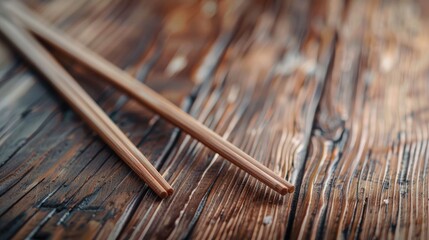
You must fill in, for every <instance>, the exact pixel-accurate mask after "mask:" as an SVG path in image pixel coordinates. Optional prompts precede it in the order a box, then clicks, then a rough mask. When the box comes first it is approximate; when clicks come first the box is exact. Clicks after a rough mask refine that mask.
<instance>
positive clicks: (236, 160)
mask: <svg viewBox="0 0 429 240" xmlns="http://www.w3.org/2000/svg"><path fill="white" fill-rule="evenodd" d="M4 5H5V7H6V8H7V9H8V10H9V12H10V13H12V14H13V15H14V16H16V17H17V18H18V19H19V20H20V21H21V22H22V23H23V24H24V26H25V27H26V28H27V29H28V30H29V31H31V32H32V33H33V34H35V35H36V36H38V37H39V38H41V39H42V40H44V41H46V42H47V43H48V44H50V45H52V46H54V47H55V48H57V49H59V50H60V51H62V52H63V53H65V54H67V55H69V56H70V57H72V58H73V59H75V60H76V61H78V62H80V63H81V64H84V65H86V66H87V67H88V68H90V69H92V70H93V71H94V72H96V73H97V74H99V75H100V76H102V77H104V79H106V80H107V81H109V82H110V83H111V84H113V85H114V86H116V87H117V88H119V89H121V90H122V91H123V92H125V93H126V94H128V95H129V96H131V97H133V98H134V99H136V100H137V101H139V102H140V103H142V104H143V105H145V106H146V107H148V108H149V109H151V110H152V111H154V112H156V113H157V114H159V115H160V116H161V117H163V118H165V119H166V120H167V121H169V122H170V123H172V124H173V125H175V126H177V127H179V128H180V129H182V130H183V131H184V132H186V133H188V134H189V135H191V136H192V137H194V138H195V139H197V140H199V141H200V142H201V143H203V144H204V145H205V146H207V147H208V148H210V149H211V150H213V151H214V152H216V153H218V154H219V155H221V156H222V157H224V158H225V159H226V160H229V161H230V162H231V163H233V164H235V165H236V166H238V167H240V168H241V169H243V170H245V171H246V172H248V173H249V174H251V175H252V176H253V177H255V178H257V179H258V180H260V181H261V182H263V183H264V184H266V185H267V186H269V187H270V188H272V189H274V190H275V191H277V192H278V193H280V194H282V195H284V194H286V193H288V192H293V191H294V186H293V185H292V184H291V183H289V182H287V181H286V180H285V179H283V178H281V177H280V176H278V175H277V174H275V173H274V172H273V171H271V170H270V169H269V168H267V167H265V166H264V165H262V164H261V163H260V162H258V161H256V160H255V159H253V158H252V157H250V156H249V155H247V154H246V153H244V152H243V151H242V150H240V149H239V148H237V147H236V146H234V145H233V144H231V143H230V142H228V141H226V140H224V139H223V138H222V137H220V136H219V135H218V134H216V133H215V132H213V131H212V130H210V129H209V128H207V127H206V126H204V125H203V124H201V123H200V122H198V121H197V120H195V119H194V118H193V117H191V116H190V115H188V114H187V113H185V112H184V111H182V110H181V109H180V108H178V107H177V106H175V105H174V104H173V103H171V102H169V101H168V100H167V99H165V98H164V97H162V96H161V95H159V94H158V93H156V92H155V91H153V90H152V89H150V88H149V87H147V86H145V85H144V84H142V83H140V82H139V81H137V80H135V79H134V78H133V77H132V76H130V75H129V74H127V73H126V72H124V71H122V70H121V69H119V68H118V67H116V66H115V65H113V64H112V63H110V62H109V61H107V60H105V59H104V58H102V57H100V56H99V55H97V54H95V53H93V52H92V51H90V50H89V49H87V48H85V47H84V46H82V45H80V44H78V43H76V42H73V41H72V40H71V39H69V38H67V37H65V36H64V35H63V34H58V33H56V32H55V31H54V30H52V29H50V28H49V27H47V26H46V25H45V24H44V23H43V21H42V20H40V19H39V18H38V17H37V16H35V15H34V14H33V13H31V11H30V10H26V8H25V7H24V6H22V5H21V4H18V3H5V4H4Z"/></svg>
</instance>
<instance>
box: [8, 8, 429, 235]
mask: <svg viewBox="0 0 429 240" xmlns="http://www.w3.org/2000/svg"><path fill="white" fill-rule="evenodd" d="M25 3H26V4H28V6H30V7H31V8H32V9H33V10H34V11H36V12H38V13H39V14H40V15H41V16H43V18H44V19H46V20H47V21H49V22H50V23H52V25H55V26H56V27H57V28H59V29H61V30H62V31H64V32H66V33H67V34H68V35H69V36H71V37H73V38H74V39H76V40H78V41H80V42H81V43H83V44H85V45H87V46H88V47H89V48H91V49H93V50H94V51H96V52H98V53H100V54H101V55H102V56H104V57H106V58H107V59H108V60H110V61H112V62H113V63H115V64H116V65H118V66H120V67H121V68H123V69H125V70H127V71H128V72H130V73H131V74H133V75H134V76H136V77H137V78H138V79H139V80H141V81H144V82H145V83H146V84H147V85H148V86H150V87H151V88H153V89H154V90H156V91H157V92H159V93H161V94H162V95H164V96H165V97H167V98H169V99H170V100H171V101H173V102H174V103H176V104H177V105H179V106H181V107H182V108H183V109H184V110H186V111H188V112H189V113H190V114H191V115H192V116H194V117H195V118H197V119H198V120H200V121H201V122H203V123H204V124H205V125H206V126H209V127H210V128H212V129H214V130H215V131H216V132H218V133H220V134H221V135H222V136H224V137H225V138H227V139H228V140H230V141H232V142H233V143H234V144H236V145H237V146H239V147H240V148H241V149H243V150H244V151H246V152H247V153H249V154H250V155H251V156H253V157H255V158H256V159H258V160H259V161H261V162H262V163H264V164H265V165H266V166H268V167H269V168H271V169H273V170H275V171H276V172H277V173H278V174H279V175H282V176H284V177H286V179H287V180H290V181H291V182H292V183H294V184H295V185H296V191H295V193H294V194H289V195H286V196H284V197H282V196H280V195H278V194H276V193H275V192H274V191H272V190H270V189H268V188H267V187H265V186H264V185H262V184H261V183H259V182H258V181H256V180H255V179H254V178H252V177H250V176H249V175H247V174H245V173H243V172H242V171H240V170H239V169H238V168H237V167H235V166H233V165H231V164H229V163H228V162H226V161H224V160H223V159H222V158H220V157H219V156H217V155H216V154H214V153H213V152H212V151H210V150H208V149H207V148H205V147H203V146H202V145H201V144H199V143H198V142H196V141H195V140H193V139H192V138H190V137H189V136H187V135H185V134H181V132H180V131H178V130H177V129H175V128H174V127H172V126H171V125H170V124H168V123H166V122H165V121H164V120H162V119H161V118H159V117H158V116H156V115H154V114H153V113H151V112H150V111H148V110H147V109H145V108H144V107H142V106H140V105H139V104H137V103H136V102H134V101H133V100H129V99H127V98H126V97H125V96H123V95H121V93H120V92H118V91H116V90H115V89H113V88H111V87H110V86H108V85H106V84H104V83H102V82H101V81H98V80H97V76H95V75H94V74H92V73H90V72H88V71H87V70H85V69H84V68H81V67H80V66H78V65H76V64H75V63H73V62H72V61H70V60H68V59H66V58H65V57H62V56H61V55H58V54H57V56H58V57H59V59H60V60H61V61H62V63H63V64H64V65H66V66H67V68H68V69H69V70H70V71H71V72H72V73H73V76H74V77H75V78H76V79H78V81H79V83H81V84H82V86H83V87H84V88H85V89H86V90H87V91H88V92H89V93H90V95H91V96H92V97H93V98H94V99H95V100H96V101H97V102H98V103H99V104H100V105H101V106H102V108H103V109H104V110H105V111H106V112H108V113H109V115H110V117H111V118H112V119H113V120H114V121H115V122H116V123H117V124H118V125H119V126H120V128H121V129H122V130H123V131H125V132H127V133H128V134H129V136H130V138H131V139H132V140H133V142H134V143H135V144H137V145H138V147H139V149H140V150H141V151H142V152H143V153H144V154H145V155H146V156H147V157H148V158H149V159H150V161H151V162H152V163H153V164H154V165H156V167H157V168H158V169H159V170H160V171H161V173H162V174H163V176H164V177H165V178H166V179H167V181H168V182H169V183H171V184H172V186H173V187H174V188H175V189H176V192H175V194H174V195H173V196H171V197H169V198H167V199H164V200H160V199H159V198H157V197H156V195H155V194H154V193H153V192H152V191H151V190H150V189H148V187H147V186H146V185H145V184H144V183H143V182H142V181H141V180H139V179H138V177H137V176H136V175H135V174H134V173H133V172H132V171H131V170H130V169H129V168H128V167H127V166H126V165H125V164H124V163H123V162H122V161H120V160H119V159H118V157H117V156H116V155H115V154H114V153H113V152H112V151H111V150H110V149H109V148H108V147H107V146H106V145H105V144H104V143H103V142H102V141H101V140H100V139H99V138H98V137H97V136H96V135H95V134H94V133H93V132H92V131H90V129H89V128H88V127H87V126H86V125H85V124H83V123H82V121H81V120H80V119H79V118H78V117H77V116H76V115H75V114H74V113H73V112H72V111H71V109H70V108H69V107H68V106H67V104H66V103H65V102H64V101H62V100H61V99H60V98H59V97H58V96H57V95H56V94H55V93H54V91H53V90H52V89H51V88H50V87H49V85H48V84H47V83H46V81H45V80H44V79H43V78H41V77H40V75H39V74H37V73H35V72H34V71H32V70H31V68H28V65H27V64H26V63H25V62H23V61H22V59H21V58H20V57H19V56H18V55H16V54H15V53H14V52H13V51H12V50H11V49H10V47H9V45H8V44H7V43H6V42H5V41H4V38H2V39H1V41H0V238H1V239H7V238H11V237H14V238H17V239H21V238H24V237H28V238H41V239H46V238H65V237H69V238H76V239H81V238H83V237H87V238H98V239H104V238H107V237H111V238H121V239H129V238H133V239H140V238H147V239H149V238H156V239H167V238H168V239H178V238H179V239H181V238H194V239H208V238H209V239H211V238H219V239H225V238H234V239H242V238H255V239H289V238H291V239H295V238H305V239H307V238H327V239H332V238H361V239H368V238H379V239H386V238H398V239H405V238H421V239H428V238H429V230H428V229H429V216H428V214H429V186H428V184H429V176H428V171H429V149H428V147H429V146H428V142H429V141H428V140H429V139H428V138H429V125H428V123H429V112H428V108H429V105H428V104H429V101H428V100H429V95H428V93H429V80H428V66H429V58H428V54H427V52H428V51H429V29H428V28H427V26H428V24H429V4H428V3H427V1H425V0H420V1H399V0H393V1H372V0H371V1H370V0H367V1H363V0H350V1H340V0H321V1H319V0H317V1H316V0H313V1H309V0H290V1H274V2H272V1H246V0H242V1H226V0H225V1H220V2H212V1H201V2H199V1H189V0H188V1H185V0H181V1H159V0H151V1H137V0H136V1H120V0H92V1H86V0H76V1H66V0H56V1H42V0H40V1H37V0H27V1H26V2H25Z"/></svg>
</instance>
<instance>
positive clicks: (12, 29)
mask: <svg viewBox="0 0 429 240" xmlns="http://www.w3.org/2000/svg"><path fill="white" fill-rule="evenodd" d="M0 32H2V33H3V35H4V36H5V37H6V38H7V39H8V40H9V41H10V42H11V43H12V44H13V45H15V47H16V48H17V49H19V51H20V52H21V53H22V54H23V55H24V56H25V57H26V58H27V59H28V60H29V61H30V62H31V63H32V64H33V65H34V66H35V67H36V68H37V69H38V70H39V71H40V72H41V73H42V74H43V75H44V76H45V77H46V78H47V80H48V81H49V82H50V83H51V84H52V85H53V87H54V88H55V89H56V90H57V91H58V92H59V93H60V94H61V95H62V96H63V98H64V99H65V100H66V101H67V102H68V103H69V105H70V106H71V107H72V108H73V109H74V110H75V112H77V113H78V114H79V115H80V116H81V117H82V118H83V119H84V120H85V121H86V122H87V124H88V125H89V126H90V127H91V128H92V129H93V130H94V131H95V132H97V133H98V134H99V135H100V137H101V138H102V139H103V140H104V141H105V142H106V143H107V144H108V145H109V146H110V147H111V148H112V149H113V150H114V151H115V152H116V154H118V155H119V156H120V157H121V159H122V160H124V161H125V162H126V163H127V164H128V165H129V166H130V167H131V168H132V169H133V170H134V171H135V172H136V173H137V175H138V176H139V177H140V178H142V179H143V180H144V181H145V182H146V183H147V184H148V185H149V187H150V188H151V189H152V190H153V191H154V192H155V193H156V194H157V195H158V196H160V197H161V198H165V197H167V196H168V195H171V194H172V193H173V188H172V187H171V186H170V185H169V184H168V183H167V182H166V181H165V179H164V178H163V177H162V176H161V175H160V174H159V173H158V171H157V170H156V169H155V168H154V167H153V166H152V165H151V164H150V162H149V161H148V160H147V159H146V158H145V157H144V155H143V154H142V153H141V152H140V151H139V150H138V149H137V148H136V147H135V146H134V144H133V143H132V142H131V141H130V140H129V139H128V138H127V137H126V136H125V134H124V133H122V132H121V130H120V129H119V128H118V127H117V126H116V125H115V124H114V123H113V122H112V120H111V119H110V118H109V117H108V116H107V115H106V114H105V113H104V112H103V110H102V109H101V108H100V107H99V106H98V105H97V103H95V102H94V100H93V99H92V98H91V97H90V96H89V95H88V94H87V93H86V92H85V90H83V89H82V88H81V87H80V86H79V84H78V83H77V82H76V81H75V80H74V79H73V78H72V77H71V76H70V75H69V74H68V73H67V72H66V71H65V70H64V68H62V67H61V66H60V65H59V63H58V62H57V61H56V60H55V59H54V58H53V57H52V56H51V55H50V54H49V53H48V52H47V51H46V50H45V49H44V48H43V47H42V46H41V45H40V44H39V43H38V42H37V41H36V40H35V39H34V37H32V36H31V35H29V34H28V33H26V32H25V31H23V30H21V29H19V27H18V26H16V25H15V24H13V23H12V22H10V20H7V19H6V18H5V17H4V16H2V15H1V14H0Z"/></svg>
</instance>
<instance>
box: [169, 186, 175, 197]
mask: <svg viewBox="0 0 429 240" xmlns="http://www.w3.org/2000/svg"><path fill="white" fill-rule="evenodd" d="M173 193H174V189H173V188H172V187H170V188H168V189H167V194H168V196H171V195H173Z"/></svg>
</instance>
